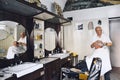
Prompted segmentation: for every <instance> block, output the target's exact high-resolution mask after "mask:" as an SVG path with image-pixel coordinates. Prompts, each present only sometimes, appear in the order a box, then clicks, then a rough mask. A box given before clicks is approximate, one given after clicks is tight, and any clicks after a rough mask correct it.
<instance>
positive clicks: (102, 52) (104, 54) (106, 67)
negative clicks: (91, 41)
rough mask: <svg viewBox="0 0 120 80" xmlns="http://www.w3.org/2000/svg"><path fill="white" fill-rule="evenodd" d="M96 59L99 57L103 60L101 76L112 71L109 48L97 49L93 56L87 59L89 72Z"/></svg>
mask: <svg viewBox="0 0 120 80" xmlns="http://www.w3.org/2000/svg"><path fill="white" fill-rule="evenodd" d="M94 57H99V58H101V60H102V68H101V76H103V75H104V74H105V73H106V72H108V71H110V70H111V69H112V68H111V63H110V56H109V49H108V48H107V47H103V48H99V49H96V50H95V51H94V53H93V55H91V56H87V57H86V63H87V67H88V69H89V70H90V66H91V63H92V60H93V58H94Z"/></svg>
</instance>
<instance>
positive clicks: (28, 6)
mask: <svg viewBox="0 0 120 80" xmlns="http://www.w3.org/2000/svg"><path fill="white" fill-rule="evenodd" d="M0 9H1V10H5V11H8V12H12V13H15V14H19V15H23V16H32V17H33V16H34V18H36V19H40V20H43V21H48V22H51V23H57V24H63V23H67V22H70V20H69V19H65V18H63V17H61V16H59V15H57V14H54V13H52V12H50V11H48V10H46V9H43V8H41V7H38V6H37V5H36V4H35V3H29V2H26V1H24V0H0Z"/></svg>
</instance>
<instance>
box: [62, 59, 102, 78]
mask: <svg viewBox="0 0 120 80" xmlns="http://www.w3.org/2000/svg"><path fill="white" fill-rule="evenodd" d="M84 62H85V61H84ZM84 62H83V63H82V64H83V66H84V68H83V67H81V66H82V64H81V63H78V65H77V66H76V69H78V67H80V68H81V69H80V68H79V69H80V70H81V72H74V71H71V69H70V68H62V69H61V80H99V79H100V73H101V67H102V60H101V59H100V58H94V59H93V61H92V64H91V67H90V71H88V75H86V74H85V72H87V71H86V70H87V65H86V64H85V63H84ZM85 65H86V66H85ZM82 68H83V69H82ZM81 75H82V76H81ZM86 76H87V77H86Z"/></svg>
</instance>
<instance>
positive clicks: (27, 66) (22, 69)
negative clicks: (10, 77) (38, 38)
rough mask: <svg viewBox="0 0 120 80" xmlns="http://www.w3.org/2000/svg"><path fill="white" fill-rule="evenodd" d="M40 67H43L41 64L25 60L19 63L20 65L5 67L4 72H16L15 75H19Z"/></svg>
mask: <svg viewBox="0 0 120 80" xmlns="http://www.w3.org/2000/svg"><path fill="white" fill-rule="evenodd" d="M42 67H43V64H37V63H32V62H25V63H23V64H20V65H16V66H13V67H8V68H5V69H4V72H6V73H11V74H16V76H17V77H21V76H23V75H26V74H28V73H31V72H33V71H36V70H38V69H40V68H42Z"/></svg>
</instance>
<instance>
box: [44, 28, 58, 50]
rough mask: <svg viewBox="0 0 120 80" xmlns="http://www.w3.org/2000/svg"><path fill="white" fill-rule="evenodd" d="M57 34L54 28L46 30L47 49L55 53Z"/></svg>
mask: <svg viewBox="0 0 120 80" xmlns="http://www.w3.org/2000/svg"><path fill="white" fill-rule="evenodd" d="M56 38H57V33H56V31H55V30H54V29H53V28H46V29H45V49H46V50H48V51H53V50H54V49H55V48H56Z"/></svg>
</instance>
